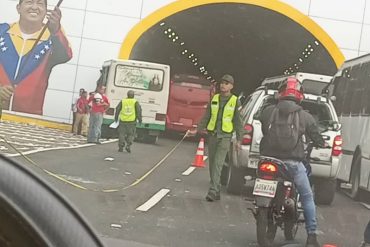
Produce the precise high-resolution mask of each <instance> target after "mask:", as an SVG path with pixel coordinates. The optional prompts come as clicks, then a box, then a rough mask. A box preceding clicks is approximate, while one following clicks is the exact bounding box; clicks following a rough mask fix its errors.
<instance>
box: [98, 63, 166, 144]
mask: <svg viewBox="0 0 370 247" xmlns="http://www.w3.org/2000/svg"><path fill="white" fill-rule="evenodd" d="M101 79H102V83H103V85H105V86H106V87H107V90H106V95H107V97H108V98H109V100H110V102H111V105H110V108H109V109H108V110H107V111H106V113H105V114H104V120H103V126H102V137H113V136H116V134H114V132H113V130H112V129H110V128H109V125H110V124H111V123H112V122H113V121H114V115H115V110H116V106H117V105H118V103H119V102H121V100H122V99H123V98H126V97H127V91H128V90H134V92H135V98H136V99H137V100H138V101H139V103H140V105H141V108H142V116H143V121H142V123H141V124H137V138H138V139H139V140H145V141H148V142H150V143H155V142H156V141H157V140H158V136H159V134H160V133H161V132H162V131H164V130H165V126H166V113H167V106H168V97H169V91H170V66H169V65H165V64H157V63H149V62H143V61H135V60H118V59H114V60H109V61H106V62H104V64H103V68H102V78H101Z"/></svg>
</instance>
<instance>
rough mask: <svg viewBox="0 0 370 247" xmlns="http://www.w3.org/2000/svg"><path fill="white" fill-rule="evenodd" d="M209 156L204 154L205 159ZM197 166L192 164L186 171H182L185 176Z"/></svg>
mask: <svg viewBox="0 0 370 247" xmlns="http://www.w3.org/2000/svg"><path fill="white" fill-rule="evenodd" d="M207 158H208V156H203V160H204V161H206V160H207ZM195 168H196V167H195V166H190V167H189V168H188V169H187V170H186V171H184V172H183V173H182V175H183V176H189V175H190V174H191V173H192V172H193V171H194V170H195Z"/></svg>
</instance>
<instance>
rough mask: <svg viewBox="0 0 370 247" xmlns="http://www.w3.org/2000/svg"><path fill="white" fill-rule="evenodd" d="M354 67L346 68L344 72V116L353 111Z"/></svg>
mask: <svg viewBox="0 0 370 247" xmlns="http://www.w3.org/2000/svg"><path fill="white" fill-rule="evenodd" d="M351 70H352V68H348V69H346V71H345V73H344V76H345V78H344V80H345V82H344V87H343V93H344V100H343V107H342V115H343V116H349V115H350V113H351V104H352V98H353V97H352V95H353V89H354V88H353V85H352V81H353V77H352V71H351Z"/></svg>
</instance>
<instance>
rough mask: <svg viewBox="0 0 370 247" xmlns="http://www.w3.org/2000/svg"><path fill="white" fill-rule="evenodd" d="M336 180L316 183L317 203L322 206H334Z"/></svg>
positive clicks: (321, 180)
mask: <svg viewBox="0 0 370 247" xmlns="http://www.w3.org/2000/svg"><path fill="white" fill-rule="evenodd" d="M336 187H337V184H336V180H335V179H329V178H326V179H319V180H317V181H315V183H314V191H315V202H316V204H321V205H330V204H332V202H333V200H334V196H335V191H336Z"/></svg>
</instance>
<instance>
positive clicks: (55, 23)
mask: <svg viewBox="0 0 370 247" xmlns="http://www.w3.org/2000/svg"><path fill="white" fill-rule="evenodd" d="M46 18H47V19H48V20H49V23H48V28H49V31H50V33H51V34H56V33H57V32H58V31H59V29H60V20H61V19H62V12H61V11H60V8H59V7H55V9H54V10H48V12H47V15H46Z"/></svg>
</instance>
